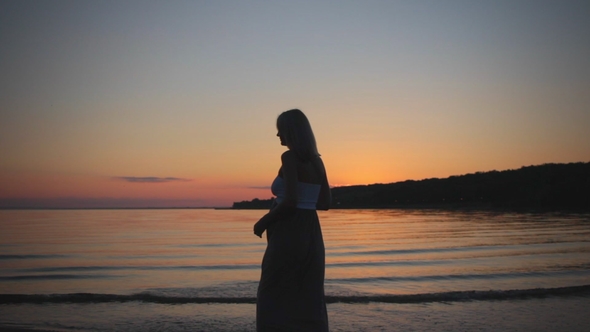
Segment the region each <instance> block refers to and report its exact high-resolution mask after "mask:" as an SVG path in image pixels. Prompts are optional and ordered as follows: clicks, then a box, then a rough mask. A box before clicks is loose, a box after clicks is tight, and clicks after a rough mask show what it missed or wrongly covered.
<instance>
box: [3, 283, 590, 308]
mask: <svg viewBox="0 0 590 332" xmlns="http://www.w3.org/2000/svg"><path fill="white" fill-rule="evenodd" d="M554 296H590V285H581V286H570V287H558V288H534V289H514V290H489V291H475V290H473V291H456V292H441V293H426V294H406V295H353V296H338V295H327V296H326V302H327V303H353V304H354V303H369V302H381V303H400V304H403V303H426V302H460V301H486V300H512V299H527V298H545V297H554ZM108 302H119V303H123V302H146V303H160V304H188V303H194V304H199V303H233V304H240V303H247V304H253V303H256V297H253V296H241V297H187V296H164V295H155V294H150V293H138V294H131V295H118V294H94V293H75V294H0V304H25V303H30V304H42V303H108Z"/></svg>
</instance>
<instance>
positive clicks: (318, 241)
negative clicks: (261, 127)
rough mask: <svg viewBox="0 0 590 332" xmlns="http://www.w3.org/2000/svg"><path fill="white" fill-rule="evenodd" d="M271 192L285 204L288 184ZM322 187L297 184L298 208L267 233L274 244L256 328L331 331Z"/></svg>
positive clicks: (280, 184) (260, 294)
mask: <svg viewBox="0 0 590 332" xmlns="http://www.w3.org/2000/svg"><path fill="white" fill-rule="evenodd" d="M271 190H272V192H273V194H274V195H275V196H276V202H277V203H279V202H281V200H282V199H283V198H284V193H285V184H284V180H283V179H282V178H281V177H277V178H276V179H275V181H274V182H273V184H272V187H271ZM319 191H320V185H317V184H310V183H303V182H299V183H298V184H297V209H296V210H295V213H294V214H293V215H291V216H289V217H287V218H284V219H282V220H279V221H277V222H274V223H272V224H271V225H270V226H269V228H268V229H267V230H266V232H267V233H266V234H267V240H268V244H267V247H266V252H265V253H264V258H263V259H262V275H261V278H260V284H259V285H258V294H257V301H256V330H257V331H258V332H263V331H264V332H266V331H298V332H299V331H318V332H319V331H321V332H327V331H328V314H327V311H326V302H325V299H324V270H325V249H324V240H323V237H322V230H321V228H320V223H319V219H318V215H317V212H316V210H315V206H316V203H317V199H318V196H319Z"/></svg>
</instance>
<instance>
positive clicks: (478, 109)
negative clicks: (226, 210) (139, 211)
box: [0, 0, 590, 207]
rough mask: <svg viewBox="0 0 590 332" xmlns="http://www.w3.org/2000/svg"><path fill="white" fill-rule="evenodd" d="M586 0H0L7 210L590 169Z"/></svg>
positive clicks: (230, 197)
mask: <svg viewBox="0 0 590 332" xmlns="http://www.w3.org/2000/svg"><path fill="white" fill-rule="evenodd" d="M588 17H590V2H588V1H567V0H566V1H557V0H556V1H544V0H534V1H521V0H508V1H503V0H499V1H491V0H490V1H483V0H482V1H470V0H466V1H454V0H448V1H438V0H435V1H422V0H417V1H394V0H390V1H372V0H363V1H346V0H344V1H237V0H233V1H232V0H227V1H225V0H224V1H77V0H73V1H27V0H24V1H23V0H19V1H9V0H1V1H0V207H16V206H21V207H165V206H169V207H181V206H186V207H199V206H220V207H221V206H231V204H232V203H233V202H236V201H242V200H250V199H253V198H261V199H266V198H270V197H271V196H272V194H271V193H270V190H269V185H270V183H271V182H272V180H273V178H274V177H275V176H276V173H277V171H278V169H279V167H280V155H281V153H282V152H283V151H284V150H285V147H282V146H281V145H280V143H279V140H278V138H277V137H276V125H275V122H276V118H277V116H278V115H279V114H280V113H281V112H283V111H286V110H289V109H292V108H299V109H301V110H302V111H303V112H304V113H305V114H306V115H307V116H308V118H309V120H310V122H311V124H312V127H313V130H314V133H315V136H316V140H317V143H318V149H319V151H320V153H321V154H322V158H323V160H324V163H325V165H326V168H327V171H328V176H329V180H330V184H331V185H332V186H342V185H354V184H371V183H391V182H397V181H404V180H408V179H412V180H420V179H426V178H444V177H448V176H451V175H461V174H466V173H474V172H480V171H481V172H484V171H490V170H506V169H517V168H520V167H522V166H529V165H538V164H544V163H569V162H589V161H590V130H589V129H588V128H590V93H588V92H589V91H590V20H589V19H588Z"/></svg>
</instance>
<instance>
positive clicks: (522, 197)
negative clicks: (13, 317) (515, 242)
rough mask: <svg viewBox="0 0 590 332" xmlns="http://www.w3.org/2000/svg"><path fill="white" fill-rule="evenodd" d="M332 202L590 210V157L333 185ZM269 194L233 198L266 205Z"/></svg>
mask: <svg viewBox="0 0 590 332" xmlns="http://www.w3.org/2000/svg"><path fill="white" fill-rule="evenodd" d="M332 196H333V204H332V206H333V208H341V209H355V208H358V209H364V208H477V209H541V210H585V211H588V210H590V163H569V164H544V165H538V166H526V167H522V168H520V169H517V170H506V171H490V172H477V173H474V174H466V175H460V176H451V177H448V178H445V179H437V178H433V179H425V180H420V181H413V180H408V181H403V182H396V183H389V184H371V185H361V186H348V187H336V188H332ZM271 203H272V199H268V200H259V199H254V200H252V201H244V202H239V203H234V205H233V208H235V209H248V208H249V209H267V208H269V207H270V204H271Z"/></svg>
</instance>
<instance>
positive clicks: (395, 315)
mask: <svg viewBox="0 0 590 332" xmlns="http://www.w3.org/2000/svg"><path fill="white" fill-rule="evenodd" d="M588 308H590V296H587V295H586V296H567V297H549V298H543V299H512V300H493V301H468V302H452V303H441V302H436V303H416V304H395V303H366V304H358V303H357V304H348V303H333V304H329V305H328V313H329V317H330V331H332V332H336V331H338V332H352V331H354V332H362V331H366V332H369V331H370V332H373V331H484V332H485V331H490V332H491V331H494V332H495V331H540V332H545V331H546V332H548V331H568V332H587V331H588V326H590V315H588ZM31 312H35V314H33V316H29V315H28V314H30V313H31ZM254 312H255V306H254V305H253V304H182V305H160V304H150V303H132V304H130V303H127V304H121V303H103V304H83V305H75V304H59V305H51V306H47V305H45V306H43V305H15V306H12V305H11V306H0V331H9V332H25V331H28V332H30V331H36V332H39V331H46V332H47V331H59V332H63V331H77V332H80V331H88V332H90V331H125V332H133V331H142V332H143V331H167V332H168V331H170V332H177V331H178V332H181V331H212V332H215V331H224V332H238V331H239V332H243V331H248V332H252V331H254V330H255V322H254ZM25 313H26V314H27V315H25ZM28 317H31V319H29V318H28ZM33 320H34V321H33Z"/></svg>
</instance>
